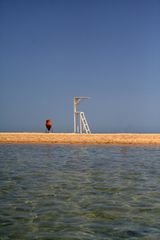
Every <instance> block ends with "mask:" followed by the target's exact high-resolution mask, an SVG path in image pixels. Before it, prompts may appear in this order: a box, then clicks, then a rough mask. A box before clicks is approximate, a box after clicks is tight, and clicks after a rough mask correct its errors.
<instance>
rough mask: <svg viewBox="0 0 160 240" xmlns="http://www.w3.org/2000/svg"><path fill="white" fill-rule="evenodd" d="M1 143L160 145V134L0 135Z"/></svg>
mask: <svg viewBox="0 0 160 240" xmlns="http://www.w3.org/2000/svg"><path fill="white" fill-rule="evenodd" d="M0 143H20V144H23V143H24V144H33V143H35V144H120V145H121V144H133V145H148V144H149V145H152V144H153V145H154V144H157V145H160V134H129V133H127V134H126V133H120V134H117V133H114V134H74V133H22V132H21V133H7V132H5V133H0Z"/></svg>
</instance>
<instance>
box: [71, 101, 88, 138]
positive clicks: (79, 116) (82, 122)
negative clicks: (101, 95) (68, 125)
mask: <svg viewBox="0 0 160 240" xmlns="http://www.w3.org/2000/svg"><path fill="white" fill-rule="evenodd" d="M85 99H89V97H74V99H73V107H74V133H87V134H90V133H91V131H90V128H89V125H88V122H87V119H86V117H85V115H84V112H79V111H78V105H79V103H80V101H81V100H85Z"/></svg>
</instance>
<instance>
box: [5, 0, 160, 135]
mask: <svg viewBox="0 0 160 240" xmlns="http://www.w3.org/2000/svg"><path fill="white" fill-rule="evenodd" d="M74 96H89V97H91V99H90V100H88V101H86V102H83V103H82V104H81V105H80V110H82V111H84V112H85V114H86V117H87V119H88V122H89V124H90V127H91V130H92V131H93V132H160V1H159V0H19V1H18V0H14V1H13V0H0V131H44V122H45V120H46V119H47V118H51V119H52V120H53V121H54V131H55V132H73V102H72V101H73V97H74Z"/></svg>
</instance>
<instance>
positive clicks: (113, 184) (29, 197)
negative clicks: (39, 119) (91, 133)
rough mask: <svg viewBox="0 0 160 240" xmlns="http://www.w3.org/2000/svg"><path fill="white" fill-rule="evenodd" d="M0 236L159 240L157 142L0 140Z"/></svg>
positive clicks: (159, 159)
mask: <svg viewBox="0 0 160 240" xmlns="http://www.w3.org/2000/svg"><path fill="white" fill-rule="evenodd" d="M0 239H1V240H8V239H13V240H14V239H16V240H19V239H20V240H23V239H24V240H25V239H28V240H30V239H38V240H42V239H56V240H59V239H64V240H69V239H72V240H73V239H75V240H76V239H87V240H91V239H95V240H103V239H115V240H118V239H144V240H150V239H156V240H158V239H160V148H158V147H142V146H141V147H135V146H130V147H129V146H122V147H121V146H86V145H85V146H83V145H74V146H69V145H65V146H64V145H61V146H60V145H59V146H58V145H10V144H6V145H5V144H2V145H0Z"/></svg>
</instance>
